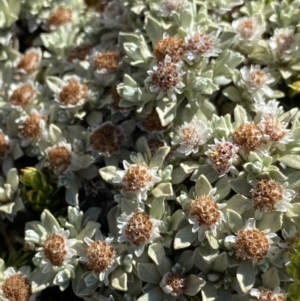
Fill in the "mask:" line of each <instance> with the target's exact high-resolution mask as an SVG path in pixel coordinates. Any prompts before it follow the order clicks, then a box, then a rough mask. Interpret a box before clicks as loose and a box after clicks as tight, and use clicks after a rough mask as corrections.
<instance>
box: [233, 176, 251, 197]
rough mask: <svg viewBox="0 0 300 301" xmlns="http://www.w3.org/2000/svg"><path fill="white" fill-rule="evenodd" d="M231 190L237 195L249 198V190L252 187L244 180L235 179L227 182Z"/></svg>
mask: <svg viewBox="0 0 300 301" xmlns="http://www.w3.org/2000/svg"><path fill="white" fill-rule="evenodd" d="M229 185H230V186H231V188H232V189H233V190H234V191H235V192H236V193H238V194H241V195H243V196H245V197H251V193H250V190H251V189H252V186H251V185H250V184H249V183H248V181H247V180H246V179H242V178H237V179H233V180H230V181H229Z"/></svg>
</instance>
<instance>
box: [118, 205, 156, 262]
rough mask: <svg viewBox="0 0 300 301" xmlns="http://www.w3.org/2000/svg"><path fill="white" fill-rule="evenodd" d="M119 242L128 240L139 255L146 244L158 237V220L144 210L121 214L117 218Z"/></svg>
mask: <svg viewBox="0 0 300 301" xmlns="http://www.w3.org/2000/svg"><path fill="white" fill-rule="evenodd" d="M117 222H118V228H119V229H120V230H119V234H121V236H120V237H119V239H118V241H119V242H126V241H128V242H130V244H131V247H132V248H133V250H134V253H135V255H136V256H137V257H139V256H141V255H142V253H143V252H144V248H145V246H146V245H147V244H149V243H151V242H153V241H154V240H155V239H156V238H158V237H160V234H159V226H160V221H159V220H156V219H154V218H151V217H150V216H149V215H148V214H146V213H145V212H144V211H142V210H139V211H137V212H134V213H132V214H130V215H126V214H122V215H121V216H120V217H118V218H117Z"/></svg>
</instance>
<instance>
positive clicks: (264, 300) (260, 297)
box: [250, 287, 284, 301]
mask: <svg viewBox="0 0 300 301" xmlns="http://www.w3.org/2000/svg"><path fill="white" fill-rule="evenodd" d="M280 291H281V289H280V287H276V288H275V289H274V290H273V291H271V290H269V289H265V288H263V287H262V288H260V289H259V290H258V289H256V288H252V289H251V291H250V295H251V296H253V297H255V298H256V299H251V300H253V301H256V300H257V301H283V300H284V295H283V294H281V293H280Z"/></svg>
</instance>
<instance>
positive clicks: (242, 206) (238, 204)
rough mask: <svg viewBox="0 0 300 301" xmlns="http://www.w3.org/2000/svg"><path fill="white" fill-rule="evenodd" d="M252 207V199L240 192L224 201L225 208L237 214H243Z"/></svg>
mask: <svg viewBox="0 0 300 301" xmlns="http://www.w3.org/2000/svg"><path fill="white" fill-rule="evenodd" d="M252 207H253V205H252V201H251V200H249V199H248V198H246V197H244V196H242V195H240V194H236V195H234V196H233V197H232V198H231V199H229V200H228V201H227V202H226V209H232V210H233V211H235V212H237V213H239V214H243V213H244V212H245V211H247V210H249V209H251V208H252Z"/></svg>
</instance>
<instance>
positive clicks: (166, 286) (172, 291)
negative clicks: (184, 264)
mask: <svg viewBox="0 0 300 301" xmlns="http://www.w3.org/2000/svg"><path fill="white" fill-rule="evenodd" d="M159 285H160V287H161V288H162V290H163V291H164V292H165V293H166V294H168V295H171V296H173V297H175V298H178V297H180V296H182V295H183V293H184V290H185V288H186V285H187V283H186V277H185V276H184V275H183V274H182V273H173V272H169V273H166V274H165V275H164V276H163V278H162V280H161V282H160V283H159Z"/></svg>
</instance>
